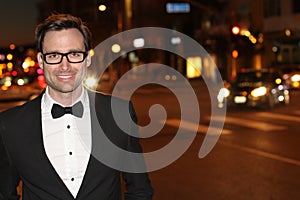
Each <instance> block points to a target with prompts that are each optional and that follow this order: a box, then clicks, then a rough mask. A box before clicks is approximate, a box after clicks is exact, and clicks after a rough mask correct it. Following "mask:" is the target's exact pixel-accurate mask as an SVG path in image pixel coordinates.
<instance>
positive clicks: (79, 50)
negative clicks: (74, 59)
mask: <svg viewBox="0 0 300 200" xmlns="http://www.w3.org/2000/svg"><path fill="white" fill-rule="evenodd" d="M72 52H86V50H81V49H76V50H75V49H72V50H69V51H67V52H65V53H72ZM51 53H53V54H54V53H63V52H60V51H49V52H43V54H51Z"/></svg>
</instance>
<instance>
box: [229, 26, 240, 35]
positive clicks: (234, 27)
mask: <svg viewBox="0 0 300 200" xmlns="http://www.w3.org/2000/svg"><path fill="white" fill-rule="evenodd" d="M240 31H241V28H240V27H239V26H233V27H232V28H231V32H232V33H233V34H234V35H238V34H240Z"/></svg>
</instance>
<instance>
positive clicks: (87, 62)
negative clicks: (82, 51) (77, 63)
mask: <svg viewBox="0 0 300 200" xmlns="http://www.w3.org/2000/svg"><path fill="white" fill-rule="evenodd" d="M91 63H92V55H91V51H89V52H88V55H87V57H86V66H87V67H89V66H91Z"/></svg>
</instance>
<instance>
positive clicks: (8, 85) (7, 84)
mask: <svg viewBox="0 0 300 200" xmlns="http://www.w3.org/2000/svg"><path fill="white" fill-rule="evenodd" d="M3 85H5V86H6V87H10V86H11V81H5V82H4V84H3Z"/></svg>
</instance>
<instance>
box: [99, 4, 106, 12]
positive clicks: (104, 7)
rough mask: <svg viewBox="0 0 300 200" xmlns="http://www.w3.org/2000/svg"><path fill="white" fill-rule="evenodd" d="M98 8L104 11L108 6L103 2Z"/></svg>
mask: <svg viewBox="0 0 300 200" xmlns="http://www.w3.org/2000/svg"><path fill="white" fill-rule="evenodd" d="M98 10H100V11H101V12H103V11H105V10H106V6H105V5H103V4H102V5H100V6H99V7H98Z"/></svg>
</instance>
